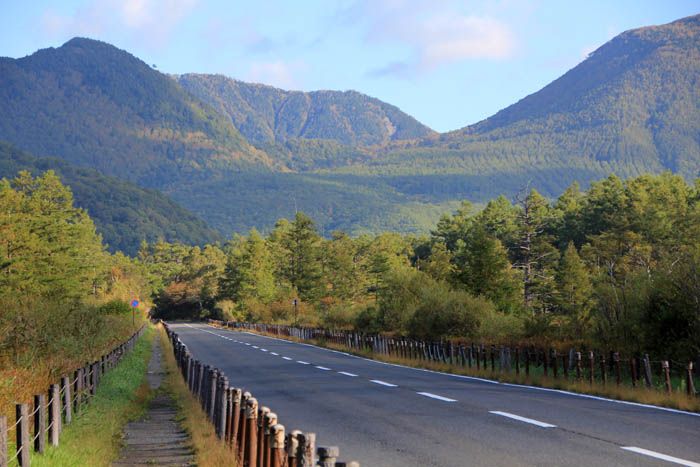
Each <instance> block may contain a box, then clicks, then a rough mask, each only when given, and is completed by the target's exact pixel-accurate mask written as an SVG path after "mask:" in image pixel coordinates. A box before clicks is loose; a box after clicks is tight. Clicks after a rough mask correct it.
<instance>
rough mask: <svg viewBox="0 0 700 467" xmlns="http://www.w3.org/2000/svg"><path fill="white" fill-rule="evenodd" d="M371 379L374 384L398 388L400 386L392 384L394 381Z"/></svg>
mask: <svg viewBox="0 0 700 467" xmlns="http://www.w3.org/2000/svg"><path fill="white" fill-rule="evenodd" d="M370 381H371V382H372V383H374V384H379V385H381V386H386V387H389V388H397V387H399V386H398V384H392V383H387V382H386V381H381V380H379V379H370Z"/></svg>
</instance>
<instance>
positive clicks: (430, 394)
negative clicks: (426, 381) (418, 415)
mask: <svg viewBox="0 0 700 467" xmlns="http://www.w3.org/2000/svg"><path fill="white" fill-rule="evenodd" d="M416 394H420V395H421V396H425V397H430V398H431V399H437V400H439V401H443V402H457V399H450V398H449V397H443V396H438V395H437V394H433V393H430V392H417V393H416Z"/></svg>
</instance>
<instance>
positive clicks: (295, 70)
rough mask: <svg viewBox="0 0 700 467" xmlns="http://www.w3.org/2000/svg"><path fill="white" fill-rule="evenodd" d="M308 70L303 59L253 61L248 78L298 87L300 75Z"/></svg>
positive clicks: (292, 87)
mask: <svg viewBox="0 0 700 467" xmlns="http://www.w3.org/2000/svg"><path fill="white" fill-rule="evenodd" d="M305 70H306V65H305V64H304V63H303V62H301V61H295V62H285V61H283V60H273V61H260V62H253V63H251V65H250V68H249V70H248V73H247V74H246V80H248V81H253V82H256V83H264V84H269V85H272V86H276V87H279V88H284V89H298V88H299V86H300V75H301V74H303V72H304V71H305Z"/></svg>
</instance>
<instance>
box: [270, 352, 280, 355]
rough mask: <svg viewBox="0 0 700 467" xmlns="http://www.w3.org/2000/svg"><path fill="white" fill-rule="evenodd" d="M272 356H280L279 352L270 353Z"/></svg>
mask: <svg viewBox="0 0 700 467" xmlns="http://www.w3.org/2000/svg"><path fill="white" fill-rule="evenodd" d="M270 355H279V354H278V353H277V352H270Z"/></svg>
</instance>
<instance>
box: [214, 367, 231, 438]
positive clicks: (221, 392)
mask: <svg viewBox="0 0 700 467" xmlns="http://www.w3.org/2000/svg"><path fill="white" fill-rule="evenodd" d="M217 396H218V398H219V410H218V412H219V415H218V423H217V426H216V431H217V434H218V435H219V439H224V438H226V426H227V418H228V417H227V415H228V404H227V402H228V401H227V399H228V378H227V377H225V376H223V373H222V376H220V377H219V388H218V391H217Z"/></svg>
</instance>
